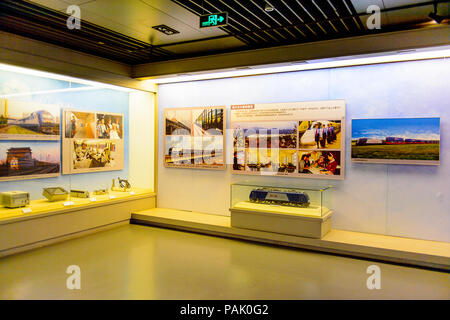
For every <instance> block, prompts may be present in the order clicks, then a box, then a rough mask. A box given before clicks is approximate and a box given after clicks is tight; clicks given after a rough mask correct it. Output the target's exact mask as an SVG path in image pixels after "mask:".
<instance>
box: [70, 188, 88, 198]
mask: <svg viewBox="0 0 450 320" xmlns="http://www.w3.org/2000/svg"><path fill="white" fill-rule="evenodd" d="M70 196H71V197H74V198H89V191H85V190H73V189H72V190H70Z"/></svg>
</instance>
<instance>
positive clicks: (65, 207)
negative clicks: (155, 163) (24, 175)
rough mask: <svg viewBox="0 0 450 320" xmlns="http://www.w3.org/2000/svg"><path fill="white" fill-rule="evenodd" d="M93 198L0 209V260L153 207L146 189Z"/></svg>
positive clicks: (152, 197) (117, 222) (109, 225)
mask: <svg viewBox="0 0 450 320" xmlns="http://www.w3.org/2000/svg"><path fill="white" fill-rule="evenodd" d="M92 197H93V198H87V199H83V198H74V197H72V198H68V199H66V200H64V201H57V202H49V201H48V200H47V199H40V200H34V201H31V203H30V205H29V206H27V207H25V208H16V209H8V208H1V209H0V257H1V256H6V255H10V254H14V253H18V252H22V251H25V250H29V249H33V248H36V247H41V246H44V245H48V244H52V243H56V242H60V241H63V240H67V239H71V238H75V237H79V236H83V235H86V234H89V233H93V232H98V231H101V230H103V229H107V228H112V227H115V226H119V225H122V224H124V223H129V220H130V217H131V212H132V211H135V210H145V209H150V208H154V207H155V203H156V202H155V197H156V194H155V193H153V192H152V190H149V189H138V188H133V189H131V190H130V191H128V192H120V191H109V194H106V195H93V196H92ZM24 210H25V211H24ZM29 210H31V212H29Z"/></svg>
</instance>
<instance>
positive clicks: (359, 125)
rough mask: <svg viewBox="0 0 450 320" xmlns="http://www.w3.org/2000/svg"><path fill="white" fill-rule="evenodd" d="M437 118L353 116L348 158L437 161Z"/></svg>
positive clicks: (438, 134) (362, 160)
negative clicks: (370, 117)
mask: <svg viewBox="0 0 450 320" xmlns="http://www.w3.org/2000/svg"><path fill="white" fill-rule="evenodd" d="M439 153H440V119H439V118H401V119H353V120H352V160H353V161H356V162H373V163H392V164H396V163H398V164H430V165H437V164H439Z"/></svg>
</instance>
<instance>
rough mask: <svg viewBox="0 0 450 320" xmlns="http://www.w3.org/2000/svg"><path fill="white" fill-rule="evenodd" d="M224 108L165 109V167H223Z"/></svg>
mask: <svg viewBox="0 0 450 320" xmlns="http://www.w3.org/2000/svg"><path fill="white" fill-rule="evenodd" d="M225 113H226V109H225V107H200V108H182V109H166V110H164V133H165V134H164V166H165V167H170V168H197V169H221V170H223V169H225V128H226V116H225Z"/></svg>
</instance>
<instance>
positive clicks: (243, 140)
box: [233, 121, 297, 149]
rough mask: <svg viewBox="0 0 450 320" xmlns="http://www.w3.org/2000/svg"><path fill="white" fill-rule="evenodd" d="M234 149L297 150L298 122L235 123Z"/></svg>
mask: <svg viewBox="0 0 450 320" xmlns="http://www.w3.org/2000/svg"><path fill="white" fill-rule="evenodd" d="M233 136H234V147H244V146H245V148H268V149H270V148H283V149H296V148H297V122H296V121H278V122H272V121H267V122H234V123H233Z"/></svg>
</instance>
